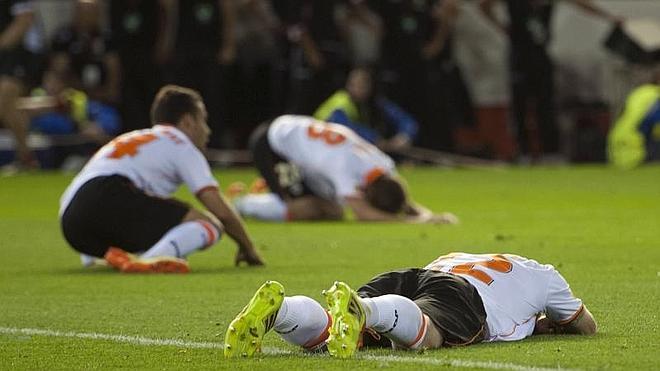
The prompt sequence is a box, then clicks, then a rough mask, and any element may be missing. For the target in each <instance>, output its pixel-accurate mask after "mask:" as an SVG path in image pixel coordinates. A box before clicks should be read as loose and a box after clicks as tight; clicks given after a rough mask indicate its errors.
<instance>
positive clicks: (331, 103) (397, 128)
mask: <svg viewBox="0 0 660 371" xmlns="http://www.w3.org/2000/svg"><path fill="white" fill-rule="evenodd" d="M374 104H375V108H376V109H377V110H378V112H379V114H380V116H381V118H382V120H383V122H384V124H385V125H387V126H388V129H389V130H391V131H392V132H393V135H397V134H405V135H406V136H408V137H409V138H410V139H411V141H414V140H415V138H416V137H417V132H418V130H419V128H418V124H417V121H415V119H414V118H413V117H412V116H411V115H410V114H408V113H407V112H406V111H404V110H403V109H402V108H401V107H399V106H398V105H396V104H395V103H394V102H392V101H391V100H389V99H387V98H384V97H378V98H376V99H375V100H374ZM314 117H315V118H317V119H319V120H324V121H329V122H334V123H337V124H341V125H344V126H347V127H349V128H351V129H352V130H353V131H355V132H356V133H357V134H358V135H359V136H361V137H362V138H364V139H365V140H367V141H369V142H371V143H376V141H377V140H378V139H379V138H382V137H383V136H384V135H383V134H381V133H379V132H378V131H377V130H376V129H375V128H373V127H371V126H368V123H365V122H362V120H361V117H360V115H359V112H358V109H357V106H356V105H355V103H354V102H353V101H352V100H351V98H350V96H349V94H348V92H346V91H345V90H340V91H338V92H336V93H335V94H333V95H332V96H331V97H330V98H328V99H327V100H326V101H325V102H323V103H322V104H321V106H320V107H319V109H318V110H317V111H316V112H315V113H314Z"/></svg>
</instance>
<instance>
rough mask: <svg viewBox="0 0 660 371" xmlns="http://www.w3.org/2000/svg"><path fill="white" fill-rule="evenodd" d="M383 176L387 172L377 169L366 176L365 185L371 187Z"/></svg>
mask: <svg viewBox="0 0 660 371" xmlns="http://www.w3.org/2000/svg"><path fill="white" fill-rule="evenodd" d="M382 175H385V170H383V169H382V168H380V167H375V168H373V169H371V170H369V172H368V173H367V175H365V176H364V184H365V185H369V184H371V183H373V182H375V181H376V179H378V178H380V177H381V176H382Z"/></svg>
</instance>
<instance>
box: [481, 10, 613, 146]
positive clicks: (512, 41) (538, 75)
mask: <svg viewBox="0 0 660 371" xmlns="http://www.w3.org/2000/svg"><path fill="white" fill-rule="evenodd" d="M498 1H502V2H504V3H505V4H506V7H507V11H508V16H509V23H505V22H504V21H502V20H500V19H498V18H497V17H496V15H495V12H494V5H495V3H497V2H498ZM567 1H569V2H571V3H573V4H575V5H577V6H579V7H580V8H582V9H583V10H585V11H586V12H587V13H589V14H592V15H595V16H599V17H601V18H604V19H606V20H608V21H611V22H614V23H618V22H621V18H618V17H616V16H613V15H611V14H609V13H607V12H606V11H604V10H602V9H600V8H598V7H596V6H595V5H594V4H593V2H592V1H591V0H567ZM556 3H557V1H551V0H481V1H480V8H481V10H482V12H483V14H484V15H485V16H486V18H487V19H488V20H490V21H491V22H492V23H493V25H495V27H496V28H497V29H498V30H500V31H501V32H503V33H504V34H508V37H509V68H510V74H511V76H510V79H511V104H512V111H513V114H512V119H513V120H512V121H513V123H514V127H515V130H516V131H517V135H518V146H519V154H520V155H522V156H527V155H531V156H532V157H539V156H540V155H541V154H542V153H544V152H545V153H555V152H557V151H558V149H559V132H558V128H557V122H556V116H557V113H556V107H555V92H554V66H553V63H552V59H551V58H550V56H549V55H548V52H547V48H548V46H549V45H550V42H551V40H552V15H553V11H554V7H555V4H556ZM529 113H532V114H533V116H532V117H533V120H534V121H531V122H530V120H529V119H530V117H529V115H528V114H529ZM532 123H535V124H536V125H538V128H539V131H540V134H541V138H542V146H543V148H541V149H540V150H539V151H537V152H540V153H532V152H533V151H532V150H531V148H530V140H529V139H530V138H529V135H528V130H529V129H530V127H531V125H532Z"/></svg>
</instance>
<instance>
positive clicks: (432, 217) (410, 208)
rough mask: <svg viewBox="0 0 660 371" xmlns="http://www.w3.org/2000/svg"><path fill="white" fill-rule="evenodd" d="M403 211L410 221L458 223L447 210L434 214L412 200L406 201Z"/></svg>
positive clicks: (455, 217) (456, 218)
mask: <svg viewBox="0 0 660 371" xmlns="http://www.w3.org/2000/svg"><path fill="white" fill-rule="evenodd" d="M403 213H404V214H405V215H407V216H408V219H409V221H410V222H411V223H427V224H458V222H459V220H458V217H457V216H456V215H454V214H452V213H449V212H443V213H440V214H435V213H433V212H432V211H431V210H429V209H428V208H426V207H425V206H422V205H420V204H418V203H416V202H413V201H407V202H406V205H405V206H404V207H403Z"/></svg>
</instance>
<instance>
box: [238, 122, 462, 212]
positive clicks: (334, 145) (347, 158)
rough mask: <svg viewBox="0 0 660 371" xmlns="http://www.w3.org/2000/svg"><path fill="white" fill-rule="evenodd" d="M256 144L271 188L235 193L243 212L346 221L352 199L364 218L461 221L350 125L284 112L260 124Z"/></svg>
mask: <svg viewBox="0 0 660 371" xmlns="http://www.w3.org/2000/svg"><path fill="white" fill-rule="evenodd" d="M250 148H251V151H252V156H253V159H254V162H255V166H256V167H257V169H258V170H259V172H260V173H261V176H262V177H263V179H264V180H265V183H266V185H267V188H268V189H269V190H270V192H266V193H250V194H247V195H244V196H239V197H235V198H234V205H235V206H236V209H237V210H238V212H239V213H240V214H241V215H243V216H247V217H253V218H257V219H262V220H272V221H284V220H339V219H342V218H343V211H344V210H343V209H344V206H345V205H346V206H348V207H350V209H351V210H352V211H353V213H354V214H355V217H356V218H357V219H358V220H362V221H404V222H411V223H445V224H453V223H457V222H458V219H457V218H456V216H454V215H453V214H451V213H442V214H434V213H433V212H431V211H430V210H428V209H426V208H425V207H423V206H421V205H418V204H416V203H415V202H413V201H412V200H411V199H410V197H409V196H408V194H407V192H406V189H405V187H404V185H403V182H402V180H401V179H400V178H399V177H398V175H397V174H396V169H395V166H394V161H392V159H391V158H390V157H388V156H387V155H386V154H385V153H383V152H381V151H380V150H379V149H378V148H376V147H375V146H374V145H372V144H370V143H368V142H366V141H365V140H363V139H362V138H360V137H359V136H358V135H357V134H355V132H353V131H352V130H351V129H349V128H347V127H345V126H342V125H337V124H331V123H326V122H322V121H317V120H315V119H314V118H312V117H308V116H293V115H285V116H280V117H278V118H276V119H275V120H273V121H272V122H271V123H269V124H264V125H262V126H260V127H259V128H257V129H256V130H255V132H254V133H253V134H252V138H251V140H250ZM240 190H241V189H240V188H239V189H238V191H240ZM233 191H234V193H237V192H236V186H234V190H233Z"/></svg>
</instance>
